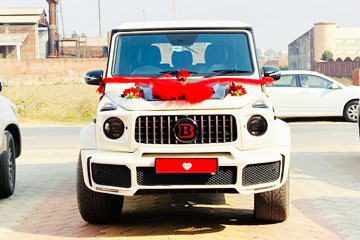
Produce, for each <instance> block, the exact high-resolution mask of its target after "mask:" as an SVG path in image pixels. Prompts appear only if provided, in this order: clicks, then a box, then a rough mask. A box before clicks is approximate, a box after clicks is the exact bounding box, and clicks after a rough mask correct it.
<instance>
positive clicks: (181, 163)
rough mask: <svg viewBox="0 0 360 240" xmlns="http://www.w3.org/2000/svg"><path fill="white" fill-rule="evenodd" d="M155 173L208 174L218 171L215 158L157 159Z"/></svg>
mask: <svg viewBox="0 0 360 240" xmlns="http://www.w3.org/2000/svg"><path fill="white" fill-rule="evenodd" d="M155 168H156V173H210V174H215V173H216V172H217V169H218V160H217V158H157V159H156V160H155Z"/></svg>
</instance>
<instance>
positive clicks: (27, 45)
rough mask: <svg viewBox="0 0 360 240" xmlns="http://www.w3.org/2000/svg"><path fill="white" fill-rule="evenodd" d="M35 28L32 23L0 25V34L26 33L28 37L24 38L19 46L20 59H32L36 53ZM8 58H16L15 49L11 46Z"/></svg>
mask: <svg viewBox="0 0 360 240" xmlns="http://www.w3.org/2000/svg"><path fill="white" fill-rule="evenodd" d="M36 29H37V26H36V25H35V24H33V25H30V24H29V25H6V24H5V25H0V34H1V33H8V34H21V33H27V34H28V37H27V38H26V39H25V41H24V43H23V44H22V46H21V58H22V59H34V58H36V57H37V53H36V35H37V34H36V32H35V31H36ZM7 57H8V58H16V49H15V48H12V49H11V51H9V55H8V56H7Z"/></svg>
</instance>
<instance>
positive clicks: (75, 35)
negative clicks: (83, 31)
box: [71, 30, 79, 38]
mask: <svg viewBox="0 0 360 240" xmlns="http://www.w3.org/2000/svg"><path fill="white" fill-rule="evenodd" d="M78 37H79V34H77V33H76V31H75V30H74V32H73V33H72V34H71V38H78Z"/></svg>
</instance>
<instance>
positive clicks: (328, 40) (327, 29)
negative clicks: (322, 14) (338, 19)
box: [314, 23, 337, 62]
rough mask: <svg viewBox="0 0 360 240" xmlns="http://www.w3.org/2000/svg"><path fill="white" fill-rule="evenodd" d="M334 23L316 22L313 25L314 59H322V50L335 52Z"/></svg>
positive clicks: (335, 29) (335, 30)
mask: <svg viewBox="0 0 360 240" xmlns="http://www.w3.org/2000/svg"><path fill="white" fill-rule="evenodd" d="M336 32H337V27H336V23H316V24H315V26H314V61H316V62H320V61H322V60H321V58H322V54H323V53H324V51H331V52H332V53H335V49H336V44H335V37H336Z"/></svg>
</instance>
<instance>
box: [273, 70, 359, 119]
mask: <svg viewBox="0 0 360 240" xmlns="http://www.w3.org/2000/svg"><path fill="white" fill-rule="evenodd" d="M267 92H268V94H269V96H270V99H271V101H272V102H273V105H274V110H275V115H276V116H277V117H320V116H329V117H330V116H343V117H344V118H345V119H346V120H347V121H350V122H356V121H357V118H358V105H359V96H360V87H358V86H345V85H344V84H341V83H339V82H338V81H335V80H334V79H331V78H329V77H327V76H325V75H323V74H320V73H317V72H312V71H303V70H288V71H282V72H281V78H280V80H278V81H276V82H274V85H273V86H268V87H267Z"/></svg>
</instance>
